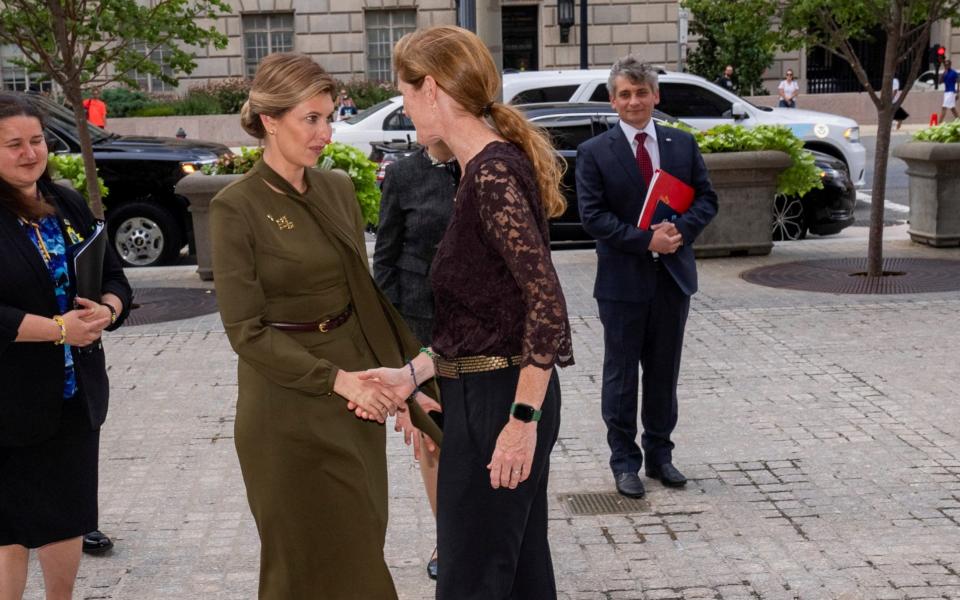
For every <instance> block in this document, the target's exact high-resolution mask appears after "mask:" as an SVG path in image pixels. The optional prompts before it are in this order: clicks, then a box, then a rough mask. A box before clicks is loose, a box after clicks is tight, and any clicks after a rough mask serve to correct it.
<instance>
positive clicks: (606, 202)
mask: <svg viewBox="0 0 960 600" xmlns="http://www.w3.org/2000/svg"><path fill="white" fill-rule="evenodd" d="M656 129H657V145H658V147H659V149H660V169H661V170H663V171H666V172H667V173H670V174H671V175H673V176H674V177H677V178H679V179H681V180H682V181H684V182H685V183H687V184H688V185H690V186H691V187H692V188H693V189H694V199H693V204H691V206H690V208H689V209H688V210H687V212H686V213H684V214H683V215H681V216H680V217H679V218H677V220H676V221H674V224H675V225H676V226H677V230H678V231H679V232H680V234H681V235H682V236H683V245H682V246H680V248H679V249H678V250H677V251H676V252H675V253H674V254H664V255H661V256H660V260H661V261H662V263H663V266H664V267H665V268H666V269H667V270H668V271H669V272H670V275H672V276H673V278H674V280H675V281H676V282H677V285H678V286H680V289H681V290H683V292H684V293H685V294H687V295H688V296H689V295H693V294H694V293H695V292H696V291H697V267H696V263H695V262H694V258H693V248H692V245H693V242H694V240H696V239H697V236H698V235H700V232H701V231H703V228H704V227H706V226H707V224H708V223H709V222H710V220H711V219H713V217H714V216H715V215H716V214H717V194H716V193H715V192H714V191H713V186H712V185H711V183H710V177H709V174H708V173H707V168H706V166H705V165H704V164H703V157H702V156H701V155H700V149H699V148H698V147H697V142H696V140H694V138H693V136H692V135H690V134H689V133H686V132H685V131H681V130H679V129H676V128H674V127H661V126H660V125H656ZM646 193H647V186H646V183H645V182H644V181H643V177H642V176H641V175H640V167H639V166H637V161H636V158H635V155H634V153H633V151H632V150H631V148H630V142H629V141H628V140H627V137H626V136H625V135H624V133H623V129H622V128H621V127H620V125H619V124H617V125H614V126H613V127H611V128H610V129H609V130H608V131H606V132H604V133H601V134H600V135H598V136H595V137H593V138H591V139H589V140H587V141H586V142H584V143H582V144H580V147H579V148H577V202H578V204H579V207H580V219H581V221H582V222H583V228H584V230H586V232H587V233H588V234H590V236H591V237H593V238H594V239H595V240H597V279H596V283H595V285H594V290H593V295H594V297H595V298H597V299H598V300H617V301H621V302H643V301H647V300H649V299H650V298H651V297H652V296H653V293H654V291H655V290H656V285H655V282H656V266H655V264H654V261H653V255H652V254H651V253H650V251H649V246H650V240H651V238H652V237H653V232H652V231H642V230H640V229H638V228H637V221H639V219H640V209H641V207H642V206H643V199H644V197H645V196H646Z"/></svg>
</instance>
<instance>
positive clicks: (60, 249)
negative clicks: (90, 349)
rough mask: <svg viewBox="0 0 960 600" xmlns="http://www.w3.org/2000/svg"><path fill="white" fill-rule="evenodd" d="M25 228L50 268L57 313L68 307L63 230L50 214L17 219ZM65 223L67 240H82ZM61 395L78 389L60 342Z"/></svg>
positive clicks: (67, 347)
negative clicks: (62, 371)
mask: <svg viewBox="0 0 960 600" xmlns="http://www.w3.org/2000/svg"><path fill="white" fill-rule="evenodd" d="M20 223H21V225H23V229H24V232H26V234H27V237H29V238H30V240H31V241H33V245H34V246H36V248H37V251H38V252H39V253H40V257H41V258H42V259H43V262H44V263H46V265H47V270H48V271H49V272H50V278H51V279H52V280H53V286H54V289H55V290H56V294H57V307H58V308H59V310H60V314H63V313H66V312H68V311H70V310H71V308H72V306H71V302H70V275H69V270H68V269H67V247H66V243H65V238H64V235H63V231H61V229H60V222H59V221H58V220H57V217H55V216H52V215H49V216H46V217H43V218H42V219H40V220H39V221H26V220H24V219H20ZM64 224H65V225H66V227H67V235H68V236H69V237H70V243H71V245H72V244H76V243H78V242H81V241H83V240H82V238H81V237H80V236H79V235H77V232H76V231H74V230H73V227H71V226H70V223H69V222H68V221H65V222H64ZM63 364H64V378H63V397H64V398H73V397H74V396H75V395H76V393H77V375H76V373H75V372H74V370H73V354H72V353H71V351H70V345H69V344H64V345H63Z"/></svg>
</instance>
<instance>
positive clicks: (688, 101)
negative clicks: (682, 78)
mask: <svg viewBox="0 0 960 600" xmlns="http://www.w3.org/2000/svg"><path fill="white" fill-rule="evenodd" d="M732 107H733V105H732V103H731V102H729V101H727V100H725V99H723V98H722V97H720V96H718V95H717V94H714V93H713V92H711V91H710V90H708V89H706V88H702V87H700V86H698V85H691V84H688V83H665V82H663V81H661V82H660V104H658V105H657V108H658V109H660V110H661V111H663V112H665V113H667V114H668V115H672V116H674V117H677V118H678V119H683V118H684V117H687V118H700V119H710V118H718V117H729V116H730V110H731V109H732Z"/></svg>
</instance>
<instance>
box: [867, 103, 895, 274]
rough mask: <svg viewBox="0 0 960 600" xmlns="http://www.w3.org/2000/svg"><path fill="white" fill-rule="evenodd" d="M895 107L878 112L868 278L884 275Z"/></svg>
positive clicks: (868, 251) (888, 105) (868, 249)
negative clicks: (885, 235)
mask: <svg viewBox="0 0 960 600" xmlns="http://www.w3.org/2000/svg"><path fill="white" fill-rule="evenodd" d="M892 125H893V107H892V106H891V105H890V103H887V106H886V107H885V108H883V109H881V110H879V111H877V147H876V156H875V157H874V161H873V191H872V192H871V196H872V197H873V198H872V200H871V204H870V241H869V245H868V247H867V276H869V277H881V276H882V275H883V209H884V203H885V201H886V196H887V194H886V188H887V163H888V162H889V160H890V128H891V127H892Z"/></svg>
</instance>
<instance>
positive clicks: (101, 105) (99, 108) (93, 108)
mask: <svg viewBox="0 0 960 600" xmlns="http://www.w3.org/2000/svg"><path fill="white" fill-rule="evenodd" d="M83 110H85V111H86V113H87V121H89V122H90V123H92V124H93V125H96V126H97V127H100V128H104V127H106V126H107V105H106V103H105V102H104V101H103V100H101V99H100V90H99V89H95V90H93V95H92V96H91V97H90V98H87V99H86V100H84V101H83Z"/></svg>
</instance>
